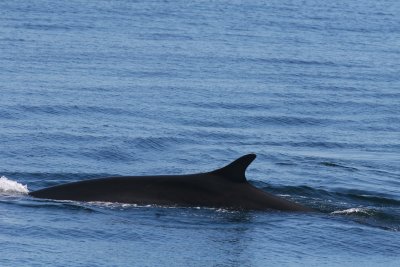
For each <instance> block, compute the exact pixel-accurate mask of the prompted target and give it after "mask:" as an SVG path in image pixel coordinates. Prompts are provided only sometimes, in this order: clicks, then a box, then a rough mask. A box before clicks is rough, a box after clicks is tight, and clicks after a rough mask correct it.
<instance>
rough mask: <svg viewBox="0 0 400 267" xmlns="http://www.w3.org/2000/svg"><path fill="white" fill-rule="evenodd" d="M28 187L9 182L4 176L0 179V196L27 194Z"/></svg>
mask: <svg viewBox="0 0 400 267" xmlns="http://www.w3.org/2000/svg"><path fill="white" fill-rule="evenodd" d="M28 193H29V190H28V186H27V185H23V184H20V183H18V182H16V181H13V180H10V179H8V178H7V177H5V176H1V177H0V194H28Z"/></svg>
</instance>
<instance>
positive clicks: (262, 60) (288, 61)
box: [239, 58, 371, 68]
mask: <svg viewBox="0 0 400 267" xmlns="http://www.w3.org/2000/svg"><path fill="white" fill-rule="evenodd" d="M239 60H240V61H244V62H246V61H248V62H251V63H259V64H285V65H299V66H302V67H307V66H315V67H330V68H332V67H346V68H353V67H357V68H371V67H370V66H368V65H363V64H356V63H353V64H349V63H344V62H334V61H317V60H303V59H295V58H240V59H239Z"/></svg>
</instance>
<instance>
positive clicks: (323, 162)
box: [319, 161, 358, 171]
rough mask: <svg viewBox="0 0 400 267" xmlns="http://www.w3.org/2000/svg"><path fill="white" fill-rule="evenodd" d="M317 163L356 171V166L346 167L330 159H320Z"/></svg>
mask: <svg viewBox="0 0 400 267" xmlns="http://www.w3.org/2000/svg"><path fill="white" fill-rule="evenodd" d="M319 164H321V165H322V166H326V167H332V168H341V169H346V170H349V171H358V169H357V168H354V167H348V166H345V165H342V164H339V163H335V162H331V161H322V162H320V163H319Z"/></svg>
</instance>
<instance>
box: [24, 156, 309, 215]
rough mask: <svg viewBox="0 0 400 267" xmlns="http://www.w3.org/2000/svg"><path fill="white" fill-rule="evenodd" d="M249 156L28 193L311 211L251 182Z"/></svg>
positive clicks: (57, 197) (59, 197)
mask: <svg viewBox="0 0 400 267" xmlns="http://www.w3.org/2000/svg"><path fill="white" fill-rule="evenodd" d="M255 158H256V155H255V154H248V155H245V156H243V157H240V158H239V159H237V160H235V161H233V162H232V163H231V164H229V165H227V166H225V167H223V168H221V169H218V170H215V171H211V172H205V173H198V174H189V175H157V176H121V177H107V178H99V179H91V180H85V181H79V182H72V183H67V184H62V185H57V186H53V187H48V188H44V189H41V190H37V191H33V192H30V193H29V195H31V196H33V197H36V198H45V199H55V200H75V201H101V202H119V203H131V204H138V205H160V206H177V207H210V208H225V209H232V210H281V211H311V209H309V208H307V207H303V206H301V205H299V204H297V203H294V202H291V201H288V200H285V199H283V198H280V197H277V196H274V195H271V194H268V193H266V192H264V191H262V190H260V189H258V188H256V187H254V186H253V185H251V184H250V183H248V181H247V179H246V177H245V171H246V169H247V167H248V166H249V165H250V163H251V162H252V161H253V160H254V159H255Z"/></svg>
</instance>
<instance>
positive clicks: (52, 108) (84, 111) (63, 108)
mask: <svg viewBox="0 0 400 267" xmlns="http://www.w3.org/2000/svg"><path fill="white" fill-rule="evenodd" d="M17 109H18V110H20V111H21V112H29V113H33V114H39V115H41V114H52V115H71V116H75V115H88V114H91V113H92V114H102V115H117V116H124V115H131V116H134V115H135V114H136V112H133V111H131V110H126V109H122V108H114V107H104V106H84V105H21V106H18V107H17Z"/></svg>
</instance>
